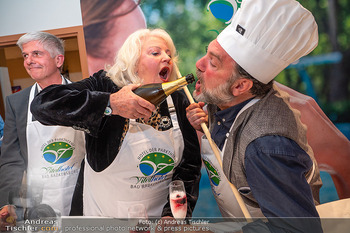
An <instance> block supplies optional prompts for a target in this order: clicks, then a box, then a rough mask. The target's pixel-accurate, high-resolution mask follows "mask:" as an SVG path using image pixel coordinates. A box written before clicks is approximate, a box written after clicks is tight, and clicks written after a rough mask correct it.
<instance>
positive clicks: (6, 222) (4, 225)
mask: <svg viewBox="0 0 350 233" xmlns="http://www.w3.org/2000/svg"><path fill="white" fill-rule="evenodd" d="M16 220H17V215H16V212H15V206H13V205H6V206H4V207H3V208H2V209H1V210H0V231H10V229H9V227H12V226H15V225H16Z"/></svg>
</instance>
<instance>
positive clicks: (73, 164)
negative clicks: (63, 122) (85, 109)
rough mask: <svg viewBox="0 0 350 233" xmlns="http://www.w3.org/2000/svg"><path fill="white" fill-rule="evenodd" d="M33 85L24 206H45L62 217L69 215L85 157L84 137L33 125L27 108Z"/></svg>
mask: <svg viewBox="0 0 350 233" xmlns="http://www.w3.org/2000/svg"><path fill="white" fill-rule="evenodd" d="M37 85H38V84H34V85H33V87H32V89H31V91H30V95H29V104H28V116H27V144H28V145H27V148H28V167H27V187H28V201H29V203H27V205H28V206H29V207H30V206H33V205H37V204H41V203H45V204H48V205H50V206H51V207H52V208H53V209H55V210H58V211H59V212H60V213H61V215H63V216H65V215H69V212H70V207H71V202H72V195H73V192H74V188H75V184H76V181H77V177H78V174H79V170H80V164H81V161H82V160H83V158H84V156H85V137H84V133H83V132H82V131H77V130H74V129H72V128H71V127H64V126H46V125H42V124H41V123H40V122H39V121H33V119H32V118H33V117H32V113H31V112H30V104H31V102H32V100H33V98H34V95H35V91H36V88H37ZM57 117H59V116H57ZM41 195H42V198H41V197H40V196H41ZM34 199H35V200H34ZM33 201H34V202H33Z"/></svg>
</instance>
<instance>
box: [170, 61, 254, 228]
mask: <svg viewBox="0 0 350 233" xmlns="http://www.w3.org/2000/svg"><path fill="white" fill-rule="evenodd" d="M175 70H176V72H177V76H178V77H182V76H181V73H180V71H179V69H178V67H177V66H175ZM183 90H184V91H185V94H186V96H187V98H188V100H189V101H190V103H191V104H193V103H195V102H194V99H193V97H192V95H191V93H190V91H189V90H188V88H187V86H185V87H183ZM201 127H202V130H203V132H204V134H205V136H206V137H207V139H208V141H209V144H210V147H211V149H212V150H213V152H214V155H215V157H216V159H217V160H218V162H219V164H220V166H221V168H222V161H221V157H220V152H219V149H218V147H217V146H216V144H215V143H214V142H213V140H212V139H211V136H210V132H209V129H208V127H207V125H206V124H205V123H204V122H203V123H201ZM225 177H226V176H225ZM227 181H228V183H229V184H230V187H231V190H232V192H233V194H234V196H235V197H236V200H237V202H238V205H239V206H240V208H241V210H242V212H243V215H244V217H245V218H246V220H247V222H253V220H252V217H251V215H250V213H249V211H248V209H247V206H246V205H245V203H244V201H243V199H242V197H241V194H239V192H238V190H237V188H236V187H235V186H234V185H233V184H232V183H231V182H230V181H229V180H228V179H227Z"/></svg>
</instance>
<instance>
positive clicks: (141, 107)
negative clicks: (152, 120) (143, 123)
mask: <svg viewBox="0 0 350 233" xmlns="http://www.w3.org/2000/svg"><path fill="white" fill-rule="evenodd" d="M137 87H139V85H138V84H132V85H128V86H125V87H123V88H122V89H120V90H119V91H118V92H116V93H113V94H111V95H110V98H109V102H110V105H111V108H112V114H114V115H119V116H122V117H124V118H130V119H137V118H145V119H148V118H149V117H151V115H152V112H153V111H154V110H155V109H156V107H155V106H154V105H153V104H151V103H150V102H148V101H147V100H145V99H143V98H141V97H139V96H138V95H136V94H134V92H132V90H134V89H136V88H137Z"/></svg>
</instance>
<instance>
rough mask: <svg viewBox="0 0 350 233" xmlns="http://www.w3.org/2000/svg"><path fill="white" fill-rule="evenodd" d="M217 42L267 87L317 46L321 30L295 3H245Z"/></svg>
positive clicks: (290, 0) (256, 0)
mask: <svg viewBox="0 0 350 233" xmlns="http://www.w3.org/2000/svg"><path fill="white" fill-rule="evenodd" d="M217 41H218V42H219V44H220V45H221V47H222V48H223V49H224V50H225V51H226V52H227V53H228V54H229V55H230V56H231V57H232V58H233V60H235V61H236V62H237V63H238V64H239V65H240V66H241V67H242V68H243V69H245V70H246V71H247V72H248V73H249V74H250V75H251V76H253V77H254V78H255V79H257V80H259V81H260V82H262V83H265V84H266V83H268V82H269V81H271V80H272V79H274V78H275V77H276V76H277V75H278V74H279V73H280V72H281V71H282V70H283V69H284V68H286V67H287V66H288V65H289V64H291V63H293V62H294V61H296V60H298V59H299V58H300V57H302V56H305V55H307V54H308V53H310V52H311V51H312V50H313V49H314V48H315V47H316V46H317V43H318V30H317V24H316V22H315V19H314V17H313V15H312V14H311V12H309V11H308V10H306V9H305V8H304V7H303V6H301V5H300V4H299V2H297V1H295V0H243V1H242V5H241V8H240V9H239V10H238V11H237V12H236V14H235V15H234V16H233V19H232V23H231V24H230V25H228V26H227V27H226V28H225V29H224V30H223V31H222V32H221V33H220V34H219V36H218V37H217Z"/></svg>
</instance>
